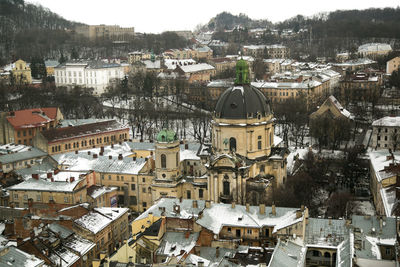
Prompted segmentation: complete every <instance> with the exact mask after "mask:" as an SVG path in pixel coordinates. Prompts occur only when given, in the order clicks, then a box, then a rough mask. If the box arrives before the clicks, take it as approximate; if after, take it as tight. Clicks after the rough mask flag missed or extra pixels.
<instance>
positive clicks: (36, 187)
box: [8, 172, 96, 208]
mask: <svg viewBox="0 0 400 267" xmlns="http://www.w3.org/2000/svg"><path fill="white" fill-rule="evenodd" d="M95 182H96V180H95V174H94V172H87V173H79V172H55V173H54V174H53V173H48V174H47V175H42V176H40V177H39V175H38V174H32V178H30V179H28V180H26V181H23V182H21V183H19V184H16V185H13V186H11V187H9V188H8V191H9V192H10V205H13V206H15V207H20V208H27V207H28V200H29V199H32V201H33V202H35V203H56V204H67V205H71V206H72V205H75V204H77V203H84V202H87V193H86V189H87V188H88V187H89V186H91V185H92V184H95Z"/></svg>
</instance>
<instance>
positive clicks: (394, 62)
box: [386, 57, 400, 74]
mask: <svg viewBox="0 0 400 267" xmlns="http://www.w3.org/2000/svg"><path fill="white" fill-rule="evenodd" d="M399 69H400V57H395V58H392V59H391V60H388V61H387V62H386V74H392V73H393V71H395V70H399Z"/></svg>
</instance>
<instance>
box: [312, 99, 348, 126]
mask: <svg viewBox="0 0 400 267" xmlns="http://www.w3.org/2000/svg"><path fill="white" fill-rule="evenodd" d="M323 116H327V117H328V118H332V119H345V120H352V119H354V116H353V115H352V114H351V113H350V112H349V111H348V110H346V109H345V108H344V107H343V106H342V105H341V104H340V103H339V101H338V100H337V99H336V98H335V97H334V96H332V95H331V96H330V97H328V98H327V99H326V100H325V101H324V103H323V104H322V105H321V106H320V107H319V108H318V110H317V111H315V112H313V113H312V114H311V115H310V120H313V119H316V118H320V117H323Z"/></svg>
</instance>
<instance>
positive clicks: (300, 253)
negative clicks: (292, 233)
mask: <svg viewBox="0 0 400 267" xmlns="http://www.w3.org/2000/svg"><path fill="white" fill-rule="evenodd" d="M305 257H306V248H305V247H303V246H302V245H299V244H296V243H295V242H293V241H290V240H288V241H286V242H285V241H281V240H279V241H278V244H277V245H276V247H275V249H274V253H273V254H272V258H271V261H270V263H269V265H268V267H275V266H276V267H292V266H304V262H305Z"/></svg>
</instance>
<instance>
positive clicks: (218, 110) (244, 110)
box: [215, 59, 271, 119]
mask: <svg viewBox="0 0 400 267" xmlns="http://www.w3.org/2000/svg"><path fill="white" fill-rule="evenodd" d="M248 75H249V73H248V66H247V63H246V62H245V61H244V60H242V59H241V60H238V62H237V63H236V79H235V85H234V86H233V87H231V88H228V89H227V90H225V92H223V93H222V94H221V96H220V98H219V99H218V102H217V105H216V107H215V117H216V118H221V119H248V118H257V117H258V116H261V117H266V116H268V115H270V114H271V109H270V106H269V104H268V101H267V98H266V97H265V96H264V95H263V94H262V93H261V92H260V91H259V90H258V89H257V88H255V87H253V86H251V85H250V80H249V76H248Z"/></svg>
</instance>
